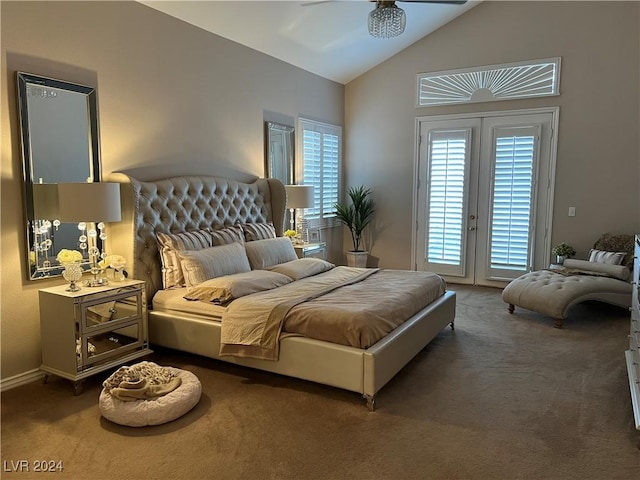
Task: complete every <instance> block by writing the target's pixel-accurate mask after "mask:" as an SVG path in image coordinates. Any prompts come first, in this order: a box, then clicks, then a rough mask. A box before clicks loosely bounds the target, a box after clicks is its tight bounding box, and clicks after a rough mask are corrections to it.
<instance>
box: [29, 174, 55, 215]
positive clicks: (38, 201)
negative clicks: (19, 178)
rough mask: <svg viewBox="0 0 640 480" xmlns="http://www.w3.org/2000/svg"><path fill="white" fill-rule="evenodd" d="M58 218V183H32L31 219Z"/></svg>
mask: <svg viewBox="0 0 640 480" xmlns="http://www.w3.org/2000/svg"><path fill="white" fill-rule="evenodd" d="M54 218H58V185H57V184H55V183H34V184H33V220H53V219H54Z"/></svg>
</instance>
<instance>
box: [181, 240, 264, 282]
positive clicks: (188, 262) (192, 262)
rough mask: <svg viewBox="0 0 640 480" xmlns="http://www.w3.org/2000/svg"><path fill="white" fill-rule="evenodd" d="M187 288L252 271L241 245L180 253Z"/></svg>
mask: <svg viewBox="0 0 640 480" xmlns="http://www.w3.org/2000/svg"><path fill="white" fill-rule="evenodd" d="M178 256H179V258H180V264H181V266H182V271H183V273H184V279H185V283H186V284H187V287H194V286H196V285H198V284H200V283H202V282H204V281H206V280H209V279H210V278H215V277H222V276H224V275H233V274H234V273H242V272H248V271H249V270H251V266H250V265H249V260H248V259H247V254H246V253H245V251H244V247H243V245H242V244H241V243H238V242H235V243H229V244H227V245H220V246H217V247H210V248H203V249H202V250H192V251H183V252H178Z"/></svg>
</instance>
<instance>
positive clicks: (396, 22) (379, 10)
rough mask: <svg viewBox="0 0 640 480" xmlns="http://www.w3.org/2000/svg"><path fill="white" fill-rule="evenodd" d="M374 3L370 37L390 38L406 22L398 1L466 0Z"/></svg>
mask: <svg viewBox="0 0 640 480" xmlns="http://www.w3.org/2000/svg"><path fill="white" fill-rule="evenodd" d="M332 1H334V0H318V1H311V2H305V3H303V4H302V5H303V6H310V5H318V4H320V3H329V2H332ZM369 1H370V2H373V3H375V4H376V6H375V8H374V9H373V10H372V11H371V12H369V18H368V21H367V26H368V27H369V34H370V35H371V36H372V37H378V38H391V37H397V36H398V35H400V34H401V33H402V32H404V27H405V26H406V24H407V17H406V15H405V13H404V10H402V9H401V8H400V7H398V6H397V5H396V1H398V2H407V3H448V4H450V5H463V4H465V3H467V0H389V1H386V0H369Z"/></svg>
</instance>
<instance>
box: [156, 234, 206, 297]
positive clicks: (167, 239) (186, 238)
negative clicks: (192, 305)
mask: <svg viewBox="0 0 640 480" xmlns="http://www.w3.org/2000/svg"><path fill="white" fill-rule="evenodd" d="M156 238H157V240H158V249H159V250H160V259H161V260H162V286H163V288H174V287H184V285H185V281H184V275H183V273H182V269H181V268H180V259H179V258H178V256H177V252H180V251H185V250H200V249H203V248H207V247H211V246H213V244H212V238H211V234H210V233H209V232H208V231H206V230H193V231H191V232H180V233H161V232H158V233H157V234H156Z"/></svg>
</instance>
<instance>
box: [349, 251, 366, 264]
mask: <svg viewBox="0 0 640 480" xmlns="http://www.w3.org/2000/svg"><path fill="white" fill-rule="evenodd" d="M368 259H369V252H361V251H352V252H347V266H348V267H358V268H365V267H366V266H367V260H368Z"/></svg>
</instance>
